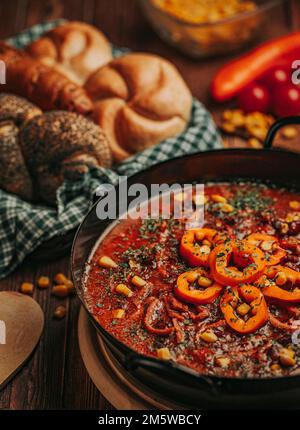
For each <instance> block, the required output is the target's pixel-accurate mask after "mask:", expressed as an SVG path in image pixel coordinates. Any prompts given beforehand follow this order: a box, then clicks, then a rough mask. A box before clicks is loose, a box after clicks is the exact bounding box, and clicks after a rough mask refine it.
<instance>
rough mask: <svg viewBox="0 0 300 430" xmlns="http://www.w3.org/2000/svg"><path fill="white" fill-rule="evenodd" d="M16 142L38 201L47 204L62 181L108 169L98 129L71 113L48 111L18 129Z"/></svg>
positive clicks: (104, 141)
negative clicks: (91, 168) (19, 143)
mask: <svg viewBox="0 0 300 430" xmlns="http://www.w3.org/2000/svg"><path fill="white" fill-rule="evenodd" d="M20 140H21V144H22V151H23V154H24V157H25V159H26V162H27V164H28V167H29V170H30V173H31V175H32V177H33V180H34V182H35V184H36V187H37V191H38V195H39V198H40V199H41V200H43V201H45V202H47V203H50V204H53V203H55V201H56V190H57V188H58V187H59V186H60V185H61V184H62V183H63V181H64V179H70V180H76V179H77V178H78V177H79V175H81V174H82V173H85V172H87V171H88V168H89V166H95V167H101V166H102V167H110V165H111V152H110V149H109V144H108V142H107V139H106V137H105V135H104V133H103V132H102V130H101V129H100V127H98V126H97V125H96V124H94V123H93V122H92V121H90V120H88V119H86V118H85V117H83V116H81V115H78V114H76V113H73V112H62V111H52V112H47V113H45V114H43V115H41V116H38V117H36V118H34V119H32V120H31V121H29V122H27V123H26V125H25V126H24V127H23V128H22V130H21V132H20Z"/></svg>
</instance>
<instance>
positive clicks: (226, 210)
mask: <svg viewBox="0 0 300 430" xmlns="http://www.w3.org/2000/svg"><path fill="white" fill-rule="evenodd" d="M220 209H221V211H222V212H224V213H230V212H233V211H234V207H233V206H232V205H230V204H229V203H224V204H223V205H222V206H221V208H220Z"/></svg>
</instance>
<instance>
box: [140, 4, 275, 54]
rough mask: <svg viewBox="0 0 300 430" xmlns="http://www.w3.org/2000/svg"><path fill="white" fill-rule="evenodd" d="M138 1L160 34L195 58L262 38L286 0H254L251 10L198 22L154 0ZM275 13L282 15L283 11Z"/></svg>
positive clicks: (236, 47)
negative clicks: (186, 18) (168, 10)
mask: <svg viewBox="0 0 300 430" xmlns="http://www.w3.org/2000/svg"><path fill="white" fill-rule="evenodd" d="M139 1H140V3H141V6H142V9H143V11H144V13H145V15H146V17H147V18H148V20H149V22H150V24H151V25H152V26H153V28H154V29H155V30H156V32H157V33H158V34H159V36H160V37H161V38H162V39H163V40H165V41H166V42H168V43H170V44H171V45H173V46H175V47H177V48H178V49H180V50H181V51H183V52H185V53H186V54H188V55H190V56H192V57H195V58H202V57H208V56H214V55H219V54H228V53H232V52H235V51H238V50H240V49H242V48H244V47H245V46H247V45H249V44H250V42H253V41H255V40H258V39H261V38H262V36H264V35H265V34H266V31H267V26H266V25H267V24H268V23H270V24H271V25H272V16H273V14H275V13H276V9H277V11H278V10H279V9H278V8H279V7H281V6H282V3H283V0H253V2H254V3H256V8H255V9H254V10H252V11H248V12H243V13H239V14H237V15H234V16H231V17H230V18H227V19H223V20H221V21H215V22H208V23H201V24H195V23H191V22H187V21H184V20H182V19H179V18H177V17H175V16H174V15H172V14H170V13H169V12H166V11H165V10H164V9H162V8H161V7H159V6H157V5H156V4H155V2H154V1H153V0H139ZM276 16H277V17H278V16H279V18H280V19H282V13H277V14H276ZM273 24H274V22H273Z"/></svg>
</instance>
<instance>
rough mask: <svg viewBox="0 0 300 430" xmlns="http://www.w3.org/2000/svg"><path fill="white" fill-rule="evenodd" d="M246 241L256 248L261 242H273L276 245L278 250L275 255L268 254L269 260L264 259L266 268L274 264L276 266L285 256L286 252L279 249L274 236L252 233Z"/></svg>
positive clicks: (277, 241)
mask: <svg viewBox="0 0 300 430" xmlns="http://www.w3.org/2000/svg"><path fill="white" fill-rule="evenodd" d="M246 241H247V242H249V243H250V245H253V246H256V247H258V248H260V243H262V242H273V243H276V245H278V248H277V249H276V251H275V253H272V254H270V257H269V259H266V265H267V266H273V265H275V264H278V263H279V262H280V261H281V259H282V258H283V257H285V255H286V251H285V250H284V249H282V248H280V246H279V240H278V239H277V237H275V236H271V235H269V234H264V233H252V234H250V235H249V236H248V237H247V238H246ZM260 249H261V248H260ZM262 251H263V250H262ZM263 252H265V251H263Z"/></svg>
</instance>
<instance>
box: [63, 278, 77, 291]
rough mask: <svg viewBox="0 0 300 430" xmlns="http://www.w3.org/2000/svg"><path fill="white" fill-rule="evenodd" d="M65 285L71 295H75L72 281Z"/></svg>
mask: <svg viewBox="0 0 300 430" xmlns="http://www.w3.org/2000/svg"><path fill="white" fill-rule="evenodd" d="M65 285H66V286H67V288H68V291H69V294H72V293H75V286H74V284H73V282H72V281H70V280H68V282H67V283H66V284H65Z"/></svg>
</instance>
